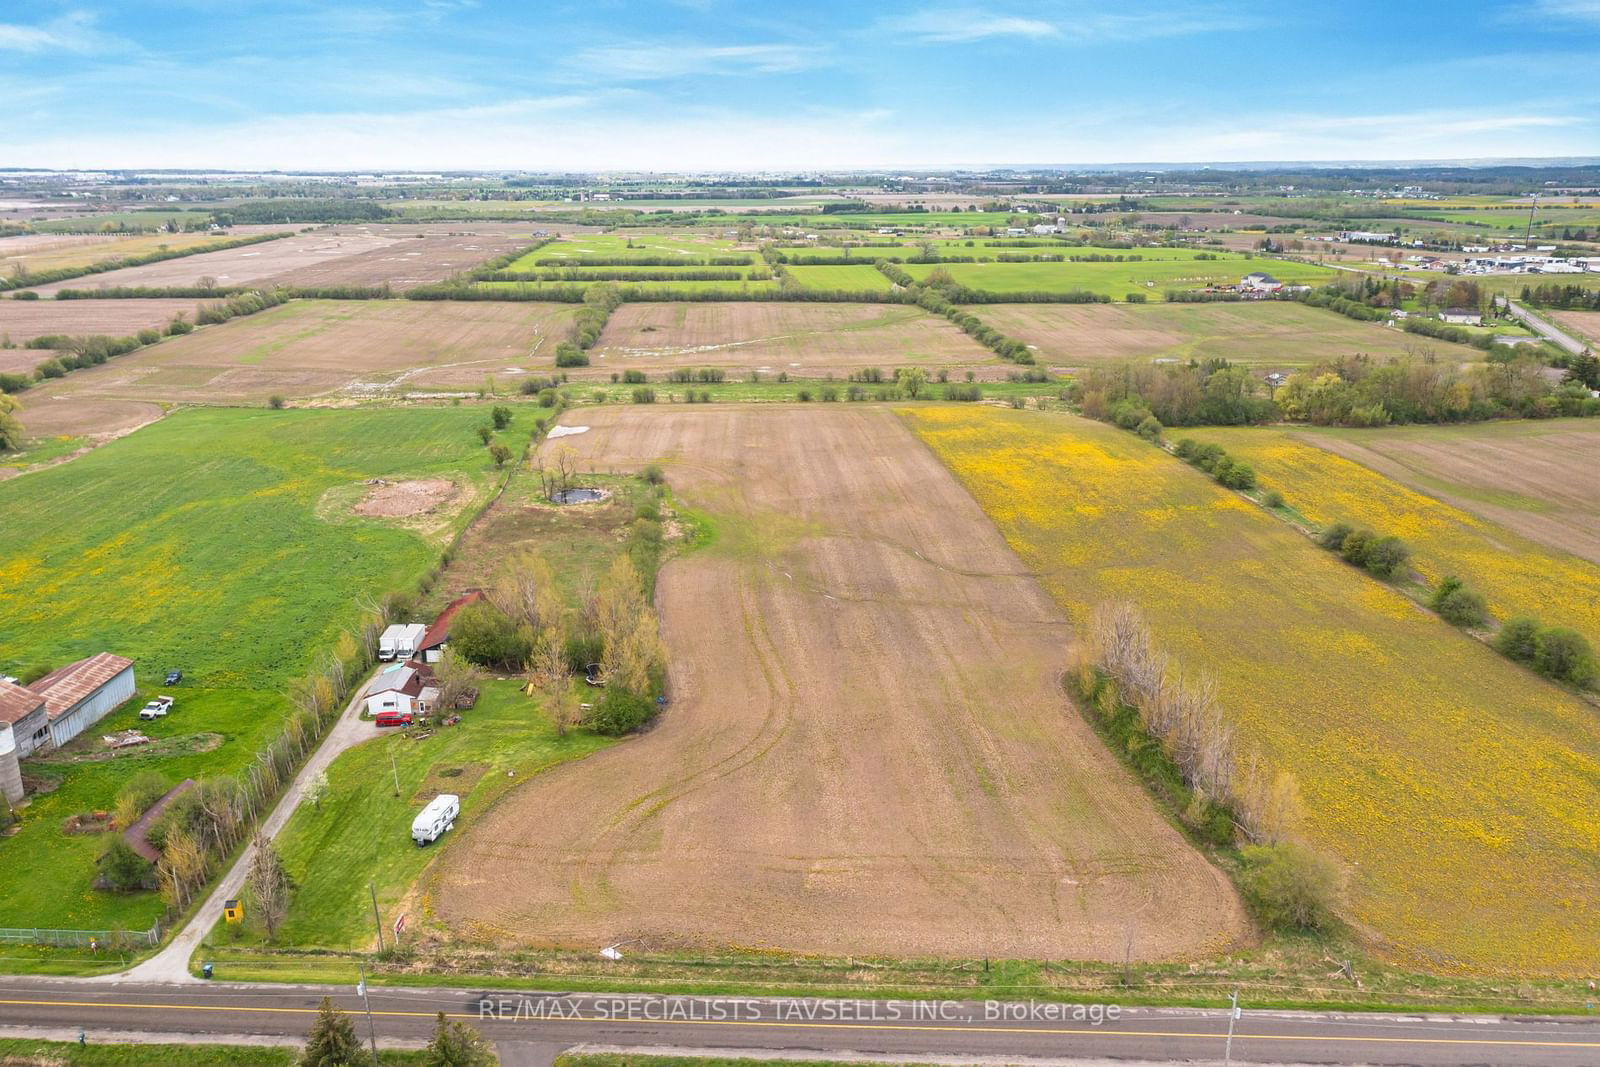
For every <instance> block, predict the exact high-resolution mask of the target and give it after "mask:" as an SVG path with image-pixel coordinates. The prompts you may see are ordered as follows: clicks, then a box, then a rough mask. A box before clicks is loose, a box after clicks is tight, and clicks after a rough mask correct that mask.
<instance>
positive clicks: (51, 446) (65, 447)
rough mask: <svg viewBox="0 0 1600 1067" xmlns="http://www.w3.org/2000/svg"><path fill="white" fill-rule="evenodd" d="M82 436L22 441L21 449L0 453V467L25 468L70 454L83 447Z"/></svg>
mask: <svg viewBox="0 0 1600 1067" xmlns="http://www.w3.org/2000/svg"><path fill="white" fill-rule="evenodd" d="M84 440H85V439H84V438H82V437H69V436H65V435H63V436H58V437H35V438H32V439H30V440H28V441H24V442H23V446H22V451H20V452H6V453H4V454H0V469H11V470H27V469H28V468H29V467H37V466H38V465H39V464H41V463H49V462H50V461H51V460H53V459H60V458H61V457H62V456H66V455H70V454H71V453H72V452H73V451H74V450H76V449H78V448H81V447H83V444H84Z"/></svg>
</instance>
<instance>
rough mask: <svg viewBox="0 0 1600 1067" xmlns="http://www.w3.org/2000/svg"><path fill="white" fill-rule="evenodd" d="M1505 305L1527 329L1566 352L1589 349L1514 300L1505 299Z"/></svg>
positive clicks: (1578, 353)
mask: <svg viewBox="0 0 1600 1067" xmlns="http://www.w3.org/2000/svg"><path fill="white" fill-rule="evenodd" d="M1506 307H1507V308H1508V309H1509V310H1510V311H1511V315H1512V317H1513V318H1515V319H1517V320H1518V321H1519V322H1521V323H1522V324H1523V325H1524V326H1526V327H1527V328H1528V329H1530V330H1532V331H1533V332H1534V333H1536V334H1538V335H1539V336H1540V337H1543V338H1544V339H1545V340H1547V341H1552V342H1554V343H1555V344H1557V345H1559V346H1560V347H1562V348H1564V349H1566V350H1567V351H1568V352H1571V353H1572V354H1573V355H1575V356H1581V355H1583V354H1584V353H1585V352H1587V351H1588V350H1589V346H1588V345H1586V344H1584V343H1583V342H1582V341H1579V340H1578V339H1577V338H1575V337H1573V336H1572V335H1571V334H1568V333H1566V332H1564V331H1562V330H1560V329H1558V328H1557V327H1556V326H1555V325H1554V324H1552V323H1550V322H1547V321H1545V320H1544V319H1542V318H1540V317H1539V316H1538V315H1536V314H1534V313H1533V312H1531V311H1529V310H1528V309H1527V308H1525V307H1523V306H1522V305H1521V304H1519V303H1517V302H1516V301H1515V300H1509V299H1508V300H1507V301H1506Z"/></svg>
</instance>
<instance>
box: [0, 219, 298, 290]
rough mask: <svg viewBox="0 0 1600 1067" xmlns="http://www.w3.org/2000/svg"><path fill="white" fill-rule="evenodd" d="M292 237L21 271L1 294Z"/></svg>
mask: <svg viewBox="0 0 1600 1067" xmlns="http://www.w3.org/2000/svg"><path fill="white" fill-rule="evenodd" d="M289 236H291V235H290V234H289V233H287V232H285V233H263V234H257V235H256V236H254V237H240V238H237V239H234V240H228V241H212V242H209V243H207V244H203V245H194V246H193V247H191V248H169V249H165V250H163V249H157V250H156V251H154V252H146V253H144V254H143V255H137V256H117V257H113V258H111V259H102V260H98V261H96V262H94V263H90V264H87V265H85V266H81V267H61V268H58V269H56V270H46V271H29V270H27V269H26V268H18V269H17V270H16V271H15V272H14V273H13V274H12V275H11V277H9V278H0V292H4V291H5V290H7V289H26V288H27V287H28V286H31V285H48V284H50V283H51V282H59V281H63V280H65V279H67V278H81V277H83V276H84V275H87V274H104V273H105V272H107V271H113V270H121V269H122V268H123V267H142V266H144V265H145V264H147V263H163V262H165V261H167V260H169V259H182V258H183V257H184V256H197V255H200V254H202V253H204V252H221V251H223V250H224V249H228V248H243V247H245V246H246V245H255V244H261V243H262V242H263V241H276V240H278V239H279V238H283V237H289Z"/></svg>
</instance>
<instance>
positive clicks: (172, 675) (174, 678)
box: [167, 667, 183, 685]
mask: <svg viewBox="0 0 1600 1067" xmlns="http://www.w3.org/2000/svg"><path fill="white" fill-rule="evenodd" d="M181 681H183V672H182V671H180V670H178V668H176V667H174V668H172V670H170V671H168V672H167V684H168V685H177V684H178V683H179V682H181Z"/></svg>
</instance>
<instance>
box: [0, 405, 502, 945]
mask: <svg viewBox="0 0 1600 1067" xmlns="http://www.w3.org/2000/svg"><path fill="white" fill-rule="evenodd" d="M484 415H485V413H484V411H483V410H482V409H480V408H476V407H473V406H463V407H438V408H413V409H405V410H379V409H364V410H360V411H337V412H336V411H239V410H194V411H186V412H182V413H180V414H178V415H175V416H172V417H171V418H168V419H165V420H163V421H162V422H159V423H156V424H154V425H152V426H150V427H147V428H145V429H144V430H141V431H139V432H138V433H136V434H133V435H131V436H129V437H126V438H123V439H122V440H119V441H116V442H113V443H111V444H109V445H106V446H105V447H103V448H101V449H98V450H96V451H94V452H92V453H89V454H88V455H85V456H82V457H80V458H79V459H76V460H74V461H72V462H71V463H67V464H63V465H60V466H57V467H54V468H51V469H49V470H44V471H39V472H37V473H33V474H29V475H28V476H26V477H23V478H15V479H12V480H10V481H6V482H3V483H0V529H4V531H5V538H6V554H5V557H4V558H3V560H0V648H3V649H4V655H5V657H6V662H5V663H3V664H0V666H4V667H10V668H17V667H21V666H24V665H28V664H42V665H52V666H53V665H57V664H60V663H62V662H65V661H67V660H70V659H75V658H78V657H81V656H85V655H89V654H91V653H94V652H98V651H101V650H109V651H114V652H117V653H119V654H121V655H125V656H128V657H129V658H131V659H133V660H134V661H135V670H136V676H137V678H138V680H139V684H140V688H141V690H142V691H143V693H144V694H150V693H152V692H156V691H159V683H160V681H161V675H162V674H163V673H164V672H165V670H166V669H168V668H169V667H181V668H183V670H184V672H185V678H184V681H183V684H182V686H180V687H178V688H177V689H175V690H174V691H173V695H174V696H176V697H177V698H178V704H177V707H176V709H175V710H174V712H173V714H172V715H171V716H170V717H168V718H167V719H164V720H160V721H157V722H155V723H150V724H142V726H141V728H142V729H144V732H145V733H146V734H147V735H148V736H150V737H151V738H152V739H153V740H154V742H155V743H154V744H152V745H150V746H149V747H148V748H140V749H133V750H129V751H128V754H126V755H123V756H120V757H118V758H116V759H100V758H98V757H100V756H101V755H103V749H101V748H100V745H99V742H98V738H99V737H100V735H101V734H104V733H108V732H110V730H112V729H116V728H121V727H125V726H129V725H132V724H133V722H134V712H135V710H136V708H137V701H135V702H133V703H131V704H130V705H129V706H128V707H125V708H123V709H122V710H120V711H117V712H115V713H113V714H112V715H111V716H109V717H108V718H107V719H105V720H103V721H102V723H100V724H97V725H96V726H95V727H93V728H91V729H90V730H89V731H88V732H87V733H86V735H85V736H84V737H81V738H80V739H79V740H78V741H76V742H74V743H73V744H72V745H69V746H68V747H67V748H66V749H63V750H61V751H60V752H57V753H52V754H50V756H49V757H48V758H47V759H43V760H34V761H29V763H28V765H27V766H26V768H25V769H26V770H27V772H28V773H30V774H37V775H39V776H40V777H42V778H46V779H51V780H55V779H59V781H60V785H59V788H57V789H56V790H55V791H54V792H48V793H44V794H42V795H39V796H36V797H35V798H34V799H33V800H32V802H31V803H30V804H29V805H28V806H27V807H26V808H25V809H24V810H23V813H22V814H23V819H22V826H21V830H20V832H19V833H18V834H17V835H16V836H14V837H10V838H0V900H4V901H5V904H4V906H3V907H0V925H5V926H41V927H59V928H75V929H109V928H111V927H113V926H116V925H122V926H126V927H129V928H136V929H143V928H146V927H148V926H149V925H150V923H151V922H152V921H154V919H155V918H156V917H157V915H158V914H159V913H160V911H161V906H160V903H159V902H158V901H157V899H156V898H155V895H154V894H135V895H131V896H118V895H113V894H109V893H102V892H98V891H95V890H92V889H91V888H90V887H89V883H90V881H91V878H92V876H93V863H94V859H95V857H96V855H97V854H98V851H99V848H100V846H101V844H102V842H101V841H100V840H99V839H97V838H94V837H87V836H86V837H69V836H67V835H64V834H63V833H61V831H60V826H61V821H62V820H63V819H64V818H66V817H67V816H69V815H72V814H76V813H79V812H84V811H93V810H105V809H109V808H110V807H111V806H112V804H113V801H114V798H115V795H116V792H117V790H118V789H119V788H120V786H121V784H122V783H123V782H125V781H126V780H127V779H128V778H129V777H130V776H132V775H133V774H134V773H136V772H138V771H142V770H153V771H156V772H159V773H160V774H161V775H163V776H164V777H166V778H167V779H169V780H170V781H171V782H173V783H176V782H178V781H180V780H182V779H183V778H185V777H195V776H199V775H204V774H226V773H231V772H234V771H236V770H238V769H240V768H241V767H243V766H244V765H245V764H247V763H249V762H250V761H251V760H252V759H253V758H254V756H255V753H256V751H257V750H258V749H259V747H260V745H261V744H262V743H263V742H264V741H265V740H266V739H267V738H268V737H270V736H271V735H272V734H273V733H274V732H275V730H276V729H277V726H278V724H279V723H280V722H281V720H282V718H283V717H284V714H285V713H286V711H287V708H288V702H287V699H286V697H285V696H284V690H285V687H286V684H287V682H288V680H289V679H290V678H292V677H294V676H295V675H297V674H300V673H302V672H303V671H304V670H305V669H306V668H307V667H308V666H309V665H310V664H311V662H312V661H313V660H314V659H315V658H316V657H317V656H319V655H321V654H322V653H323V652H324V651H325V650H326V649H328V648H330V647H332V645H333V643H334V640H335V639H336V637H337V635H338V633H339V632H340V631H341V630H342V629H344V628H346V627H347V626H349V625H350V624H352V623H353V622H354V621H355V619H356V618H357V616H358V614H359V609H358V606H357V603H356V601H357V598H358V596H360V595H362V594H380V593H383V592H385V591H388V590H390V589H397V588H401V587H403V586H406V585H409V584H410V583H411V582H413V581H414V580H415V579H416V577H417V576H419V575H420V574H421V573H422V572H424V571H425V570H426V569H427V568H428V567H429V566H430V565H431V564H432V563H433V562H434V561H435V560H436V558H437V556H438V552H439V549H440V542H441V541H442V539H443V538H445V537H447V536H448V535H449V533H450V531H451V530H452V529H454V528H458V527H459V525H460V523H461V522H462V521H464V518H465V515H466V514H467V512H468V505H469V504H470V503H471V502H472V501H474V500H482V499H483V498H484V496H485V494H486V493H487V491H488V489H489V487H490V485H491V484H492V482H493V479H494V477H495V472H494V471H493V468H492V464H491V462H490V461H489V460H488V458H487V456H486V455H485V453H484V450H483V448H482V446H481V444H480V442H479V441H478V438H477V436H476V435H475V433H474V427H476V426H477V425H478V424H479V423H480V422H482V421H483V420H484ZM527 421H528V424H529V425H530V426H531V419H529V420H527ZM380 476H382V477H390V478H393V477H397V476H408V477H409V476H449V477H451V478H453V479H455V480H456V481H457V482H458V483H459V484H460V485H462V486H463V488H464V489H465V490H466V492H464V493H462V494H461V496H460V497H458V500H459V501H460V510H459V511H458V512H456V513H455V514H454V515H453V516H452V515H449V514H446V515H443V516H436V517H435V518H437V520H438V522H439V526H438V528H436V529H434V530H432V531H430V532H429V533H428V534H426V535H425V534H424V533H422V532H420V531H419V530H416V529H412V528H407V527H406V526H404V525H401V523H402V522H404V521H405V520H396V519H376V518H360V517H357V516H355V515H353V514H351V513H350V512H349V511H348V510H347V507H346V506H344V505H346V504H349V503H354V502H355V501H356V500H358V499H359V498H360V496H361V495H362V493H363V492H364V491H365V485H364V483H365V482H366V481H367V480H368V479H371V478H375V477H380ZM329 501H332V502H333V503H330V502H329ZM13 673H15V670H14V669H13ZM79 757H83V758H79ZM87 757H96V758H87Z"/></svg>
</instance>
